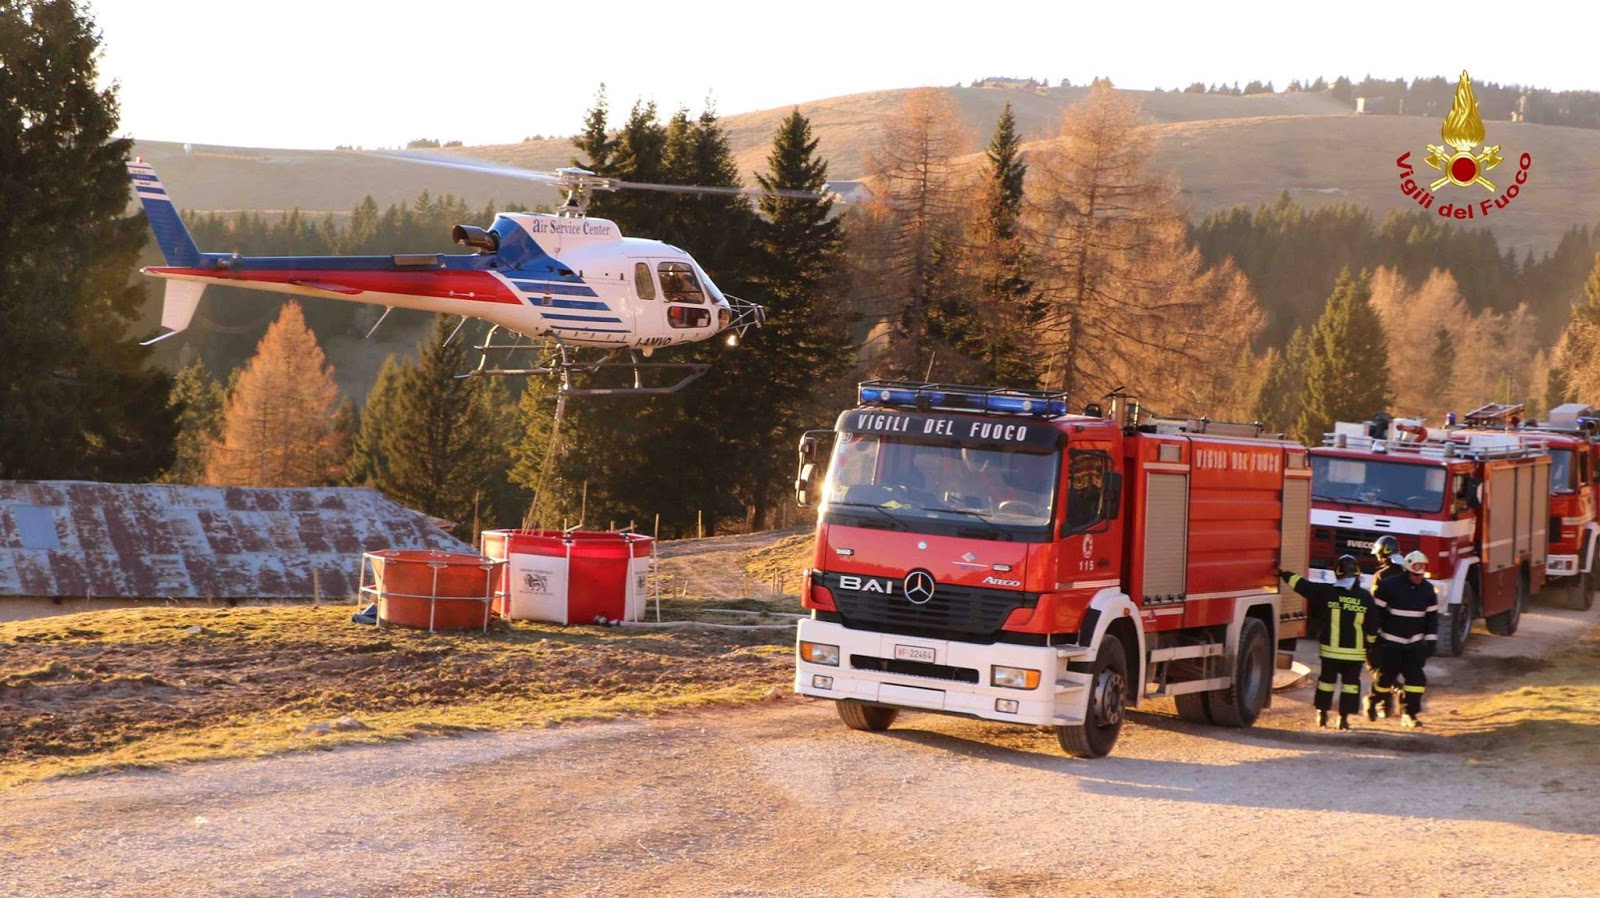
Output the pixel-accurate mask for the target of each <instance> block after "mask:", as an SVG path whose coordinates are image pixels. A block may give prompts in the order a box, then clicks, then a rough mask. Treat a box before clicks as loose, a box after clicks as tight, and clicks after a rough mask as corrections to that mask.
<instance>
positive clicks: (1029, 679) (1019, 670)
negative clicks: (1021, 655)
mask: <svg viewBox="0 0 1600 898" xmlns="http://www.w3.org/2000/svg"><path fill="white" fill-rule="evenodd" d="M989 684H990V685H992V686H1000V687H1003V688H1005V689H1037V688H1039V672H1038V671H1037V670H1031V669H1029V668H1026V667H1001V666H1000V665H998V664H996V665H994V666H993V667H990V668H989Z"/></svg>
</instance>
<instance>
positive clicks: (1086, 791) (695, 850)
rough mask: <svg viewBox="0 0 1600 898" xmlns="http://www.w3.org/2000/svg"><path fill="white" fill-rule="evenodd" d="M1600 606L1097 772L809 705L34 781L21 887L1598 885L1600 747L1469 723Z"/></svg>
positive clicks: (980, 736)
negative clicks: (1389, 687) (1501, 739)
mask: <svg viewBox="0 0 1600 898" xmlns="http://www.w3.org/2000/svg"><path fill="white" fill-rule="evenodd" d="M1596 617H1597V614H1596V612H1590V613H1589V614H1586V615H1579V614H1577V613H1576V612H1561V611H1555V610H1552V609H1543V608H1541V609H1538V612H1537V613H1535V614H1533V615H1530V616H1528V617H1526V618H1525V619H1524V632H1522V633H1519V634H1518V635H1517V636H1516V637H1513V638H1511V639H1493V640H1491V639H1489V638H1488V637H1483V638H1481V639H1479V640H1478V641H1477V643H1476V644H1475V645H1473V646H1472V647H1470V648H1469V656H1468V657H1467V658H1465V659H1440V660H1436V661H1435V662H1433V663H1432V664H1430V666H1429V672H1430V675H1432V676H1433V678H1434V682H1435V684H1436V685H1435V687H1434V689H1433V692H1432V695H1431V696H1430V701H1431V706H1430V709H1429V714H1430V716H1431V717H1432V718H1433V720H1432V721H1430V723H1432V722H1433V721H1437V724H1436V725H1435V726H1434V727H1433V728H1432V729H1431V730H1430V731H1429V732H1428V733H1426V734H1415V733H1403V732H1401V731H1399V730H1398V729H1396V728H1395V727H1394V726H1393V725H1392V724H1391V723H1389V722H1380V723H1379V724H1376V725H1365V726H1363V727H1362V728H1361V729H1360V730H1358V731H1357V732H1355V733H1351V734H1339V733H1333V732H1323V731H1315V730H1310V729H1308V728H1307V727H1306V726H1305V722H1306V721H1307V719H1308V718H1309V716H1310V713H1309V705H1308V702H1309V698H1310V694H1311V690H1310V688H1309V687H1307V686H1301V687H1298V688H1296V689H1293V690H1290V691H1288V692H1285V693H1281V694H1280V695H1279V696H1278V697H1277V699H1276V701H1275V704H1274V707H1273V709H1272V710H1271V711H1269V712H1268V714H1267V715H1266V716H1265V717H1264V719H1263V721H1262V723H1261V725H1260V726H1259V727H1258V728H1256V729H1253V730H1249V731H1226V730H1217V729H1212V728H1205V727H1194V726H1190V725H1188V724H1184V723H1182V722H1180V721H1178V720H1176V719H1175V718H1173V717H1170V716H1167V715H1165V714H1161V713H1154V712H1141V713H1138V714H1136V715H1135V720H1134V724H1133V725H1132V726H1128V727H1125V728H1124V731H1123V734H1122V740H1121V742H1120V743H1119V744H1118V746H1117V749H1116V753H1115V754H1114V755H1113V756H1111V757H1109V758H1104V759H1100V760H1096V761H1081V760H1073V759H1069V758H1066V757H1064V756H1062V755H1061V753H1060V751H1059V749H1058V748H1057V746H1056V744H1055V739H1054V737H1053V736H1052V735H1051V734H1050V733H1049V732H1048V731H1045V730H1036V729H1029V728H1021V727H1008V726H1002V725H997V724H988V723H982V722H975V721H966V720H961V719H956V718H947V717H940V716H935V715H906V716H904V717H903V718H902V720H901V721H900V723H898V724H897V725H896V727H895V728H894V729H892V730H890V731H889V732H887V733H883V734H866V733H857V732H853V731H850V730H847V729H845V728H844V727H843V726H842V725H841V724H840V723H839V722H838V720H837V719H836V717H835V716H834V713H833V710H832V708H831V707H830V706H829V705H828V704H827V703H824V702H815V701H811V700H806V699H800V698H794V697H789V698H784V699H781V700H778V701H773V702H769V703H765V704H760V705H754V706H747V707H744V708H739V709H722V710H713V711H702V712H694V713H684V714H680V715H673V716H668V717H662V718H657V719H652V720H643V721H638V720H635V721H625V722H617V723H606V724H592V725H580V726H570V727H563V728H554V729H546V730H535V731H521V732H512V733H501V734H494V735H480V736H468V737H460V738H448V739H445V738H440V739H424V740H419V741H414V742H409V743H403V744H395V745H386V746H373V747H353V748H347V749H340V750H336V751H331V752H317V753H309V754H300V755H293V756H286V757H280V758H275V759H270V760H261V761H248V762H233V761H229V762H217V763H211V764H203V765H194V766H190V767H186V768H182V769H177V770H172V771H165V772H142V773H125V774H117V775H110V776H103V777H97V778H88V779H78V780H58V781H53V782H48V783H41V784H35V785H30V786H25V787H21V788H18V789H14V790H12V791H10V792H8V793H6V794H4V795H3V796H0V845H4V846H5V848H4V849H3V851H0V895H7V896H19V898H20V896H54V895H90V894H93V895H104V896H194V898H200V896H204V898H214V896H216V895H227V896H258V895H259V896H380V895H381V896H390V895H394V896H506V895H511V896H516V895H561V896H580V895H582V896H587V895H596V896H597V895H619V894H651V895H666V896H701V895H726V896H766V895H807V896H816V895H839V896H915V898H923V896H927V898H934V896H939V898H943V896H990V895H1004V896H1025V895H1095V896H1133V895H1141V896H1142V895H1175V896H1176V895H1182V896H1222V895H1249V896H1257V895H1271V896H1292V895H1317V896H1324V895H1334V896H1391V895H1405V896H1408V898H1415V896H1463V898H1464V896H1484V895H1538V896H1550V898H1554V896H1585V898H1588V896H1593V895H1595V894H1600V778H1597V776H1596V774H1597V773H1600V758H1594V757H1588V756H1584V755H1582V754H1571V753H1568V754H1565V755H1560V754H1558V755H1556V756H1555V757H1556V758H1558V759H1559V763H1554V762H1551V761H1550V760H1549V757H1548V756H1545V755H1541V758H1543V759H1544V760H1543V761H1542V762H1541V764H1540V765H1538V766H1534V765H1532V764H1531V763H1530V762H1529V760H1528V758H1529V755H1528V753H1527V747H1526V746H1522V745H1495V744H1493V743H1492V741H1488V740H1486V739H1485V738H1484V737H1482V736H1481V735H1474V734H1468V733H1457V732H1455V731H1453V730H1452V727H1451V724H1450V716H1451V715H1450V711H1451V710H1452V709H1453V708H1454V707H1457V706H1459V705H1460V704H1462V703H1463V702H1464V701H1466V700H1467V699H1469V698H1472V697H1474V696H1481V695H1482V694H1484V693H1485V691H1486V690H1489V689H1495V688H1504V687H1506V686H1508V685H1514V683H1515V678H1516V671H1518V670H1525V669H1528V667H1529V666H1530V665H1536V664H1537V663H1538V660H1537V656H1538V655H1541V654H1543V653H1545V652H1547V651H1548V650H1549V649H1551V648H1554V647H1557V646H1559V645H1562V644H1565V643H1566V642H1568V641H1570V640H1571V639H1572V638H1574V637H1575V636H1576V635H1577V634H1578V633H1581V632H1582V631H1583V630H1584V629H1586V628H1587V627H1588V626H1590V625H1592V624H1593V622H1594V620H1595V619H1596ZM1302 656H1304V649H1303V650H1302ZM1496 659H1499V660H1496ZM1159 707H1160V706H1159V705H1158V706H1156V708H1157V709H1159Z"/></svg>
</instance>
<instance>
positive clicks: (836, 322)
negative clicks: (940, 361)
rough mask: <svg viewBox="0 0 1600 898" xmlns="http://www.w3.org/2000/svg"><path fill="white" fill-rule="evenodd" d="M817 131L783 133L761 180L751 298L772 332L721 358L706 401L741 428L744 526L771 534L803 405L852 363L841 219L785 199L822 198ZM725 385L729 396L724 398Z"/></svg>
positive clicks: (796, 117) (794, 119) (827, 208)
mask: <svg viewBox="0 0 1600 898" xmlns="http://www.w3.org/2000/svg"><path fill="white" fill-rule="evenodd" d="M816 151H817V140H816V138H815V137H813V136H812V134H811V123H810V121H808V120H807V119H806V117H805V116H803V115H801V114H800V111H799V110H798V109H796V110H793V111H792V112H790V114H789V115H788V116H787V117H785V118H784V120H783V122H782V123H781V124H780V125H779V126H778V130H777V134H776V135H775V137H774V140H773V145H772V151H771V153H769V154H768V156H767V169H766V171H765V172H763V173H761V174H758V175H757V176H756V182H757V183H758V184H759V185H760V186H761V188H762V189H763V190H766V191H771V192H770V193H768V194H766V195H764V196H763V197H762V198H761V201H760V208H761V212H762V215H763V216H764V218H765V223H764V225H763V226H762V227H759V228H758V229H757V230H756V234H757V235H758V237H757V240H756V241H755V245H754V247H753V250H754V252H755V254H756V261H755V266H756V270H755V273H754V274H753V276H752V278H751V289H752V290H753V292H754V294H755V298H756V299H757V300H758V301H760V302H761V303H762V304H763V305H764V306H765V308H766V312H767V324H766V326H765V327H764V328H762V329H761V330H759V331H755V332H752V333H751V334H750V335H749V339H747V340H746V341H745V342H744V345H743V346H741V347H740V348H739V349H738V350H736V351H733V352H726V353H722V354H721V356H720V358H719V360H718V363H717V364H718V366H719V367H718V370H717V371H716V372H714V373H713V374H712V375H711V377H714V378H716V383H715V384H713V385H708V386H711V387H712V389H711V390H710V394H711V395H708V396H707V398H708V399H710V400H711V401H712V402H718V403H727V404H728V406H729V407H727V408H726V409H725V410H724V412H723V414H726V415H727V416H728V417H730V418H732V419H733V420H734V421H735V422H736V424H737V436H738V437H739V442H738V443H737V444H735V445H734V446H732V447H729V448H733V449H734V450H735V453H736V454H737V455H739V456H741V462H742V464H741V468H742V469H743V470H742V472H741V474H742V476H740V477H739V478H738V479H737V480H736V481H735V485H736V489H737V491H738V493H739V498H740V499H742V500H743V501H744V503H745V506H746V523H747V525H749V526H750V527H752V528H757V529H759V528H764V527H767V526H768V525H769V524H770V523H771V521H770V518H771V511H772V509H773V507H774V503H775V502H777V501H781V498H782V495H783V493H784V489H783V487H784V486H785V485H786V483H787V481H788V479H789V475H790V474H791V473H792V467H793V460H792V459H791V458H790V455H789V452H788V451H787V450H788V449H789V448H790V447H792V446H794V445H795V444H796V443H797V442H798V440H799V436H800V432H801V431H802V430H804V429H805V425H806V422H807V420H808V416H807V415H806V414H805V413H804V412H805V410H806V408H807V402H808V400H809V399H810V398H811V396H812V395H813V394H814V393H815V391H816V390H817V389H818V386H819V385H821V384H827V383H829V382H831V381H832V380H833V379H835V378H837V377H838V376H839V375H840V374H842V373H843V372H844V370H845V369H846V368H847V367H848V365H849V363H850V361H851V357H852V354H851V351H850V347H849V341H848V338H847V335H846V333H845V326H844V322H843V318H842V316H841V314H840V311H839V307H838V295H837V294H838V285H837V284H836V283H835V281H836V279H837V272H838V271H839V267H840V259H841V254H842V253H843V233H842V230H841V224H840V220H839V219H838V218H837V217H835V216H834V215H833V203H832V202H829V201H820V202H819V201H815V200H808V199H800V198H790V197H785V196H782V195H780V193H779V192H782V191H802V192H806V193H819V194H820V193H822V192H823V191H824V190H826V188H827V180H828V164H827V162H826V161H824V160H822V159H820V158H818V157H817V155H816ZM723 384H726V387H725V388H721V389H718V388H717V387H721V386H722V385H723Z"/></svg>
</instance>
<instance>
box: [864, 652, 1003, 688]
mask: <svg viewBox="0 0 1600 898" xmlns="http://www.w3.org/2000/svg"><path fill="white" fill-rule="evenodd" d="M850 666H851V667H853V668H855V669H856V670H880V671H883V672H884V673H892V674H901V675H903V676H907V677H928V678H930V679H934V680H950V681H952V682H956V683H976V682H978V672H977V671H975V670H973V669H972V668H970V667H951V666H950V665H948V664H928V663H926V662H923V661H902V660H900V659H899V658H874V657H872V656H870V655H851V656H850Z"/></svg>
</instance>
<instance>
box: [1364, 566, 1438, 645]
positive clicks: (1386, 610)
mask: <svg viewBox="0 0 1600 898" xmlns="http://www.w3.org/2000/svg"><path fill="white" fill-rule="evenodd" d="M1372 604H1373V605H1374V606H1375V612H1374V616H1375V617H1376V618H1377V619H1378V638H1379V639H1382V640H1385V641H1387V642H1392V643H1395V644H1397V645H1412V644H1414V643H1421V642H1437V641H1438V640H1439V595H1438V593H1436V592H1434V589H1433V583H1432V582H1431V581H1429V580H1428V579H1427V578H1423V580H1422V581H1421V582H1418V583H1412V582H1411V578H1410V577H1409V576H1407V577H1390V578H1388V579H1387V580H1381V581H1379V582H1378V588H1377V589H1375V590H1373V594H1372Z"/></svg>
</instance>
